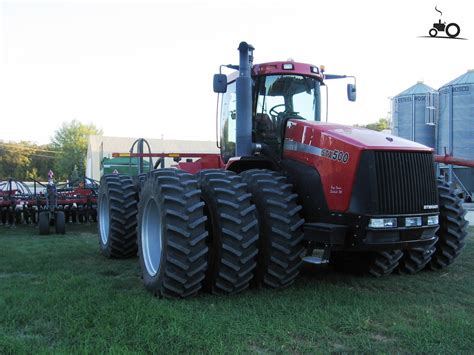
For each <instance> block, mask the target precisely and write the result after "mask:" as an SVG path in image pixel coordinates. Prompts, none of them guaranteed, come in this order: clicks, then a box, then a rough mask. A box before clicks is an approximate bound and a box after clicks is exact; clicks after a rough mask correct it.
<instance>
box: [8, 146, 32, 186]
mask: <svg viewBox="0 0 474 355" xmlns="http://www.w3.org/2000/svg"><path fill="white" fill-rule="evenodd" d="M30 162H31V161H30V158H29V156H28V151H27V150H25V149H22V148H21V147H20V146H19V145H17V144H12V143H3V142H2V143H1V144H0V179H1V180H4V179H7V178H9V177H12V178H14V179H17V180H23V179H25V178H26V174H27V170H28V165H29V164H30Z"/></svg>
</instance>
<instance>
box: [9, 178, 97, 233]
mask: <svg viewBox="0 0 474 355" xmlns="http://www.w3.org/2000/svg"><path fill="white" fill-rule="evenodd" d="M98 190H99V184H98V182H97V181H95V180H93V179H90V178H87V177H86V178H83V179H78V180H74V181H70V182H68V183H64V184H58V185H55V184H52V185H51V184H44V183H41V182H39V181H33V182H32V183H29V184H27V183H25V182H23V181H18V180H14V179H11V178H10V179H8V180H5V181H0V224H3V225H16V224H36V223H38V221H39V215H40V213H41V212H43V211H45V212H46V211H48V212H53V213H56V212H63V213H64V220H65V223H91V222H97V194H98Z"/></svg>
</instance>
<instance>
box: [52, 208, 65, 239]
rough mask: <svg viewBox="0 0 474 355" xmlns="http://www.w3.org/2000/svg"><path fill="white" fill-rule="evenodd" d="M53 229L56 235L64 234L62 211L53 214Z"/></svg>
mask: <svg viewBox="0 0 474 355" xmlns="http://www.w3.org/2000/svg"><path fill="white" fill-rule="evenodd" d="M55 227H56V234H65V233H66V216H65V214H64V211H58V212H56V213H55Z"/></svg>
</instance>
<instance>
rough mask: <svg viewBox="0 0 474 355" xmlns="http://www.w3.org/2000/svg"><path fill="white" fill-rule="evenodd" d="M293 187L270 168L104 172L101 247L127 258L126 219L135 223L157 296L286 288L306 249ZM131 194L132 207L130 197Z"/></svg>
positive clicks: (144, 267)
mask: <svg viewBox="0 0 474 355" xmlns="http://www.w3.org/2000/svg"><path fill="white" fill-rule="evenodd" d="M280 185H281V186H280ZM102 190H103V191H102ZM132 190H133V192H134V193H135V194H134V195H133V194H132ZM139 190H140V193H139V194H138V191H139ZM291 190H292V186H291V185H290V184H287V183H286V178H285V177H284V176H281V175H279V174H277V173H274V172H271V171H267V170H253V171H249V172H246V173H244V174H242V175H238V174H236V173H234V172H230V171H224V170H214V169H212V170H204V171H201V172H200V173H199V174H197V175H195V176H194V175H191V174H188V173H186V172H183V171H180V170H176V169H159V170H155V171H152V172H150V173H148V175H147V176H146V178H142V179H141V181H140V182H139V183H137V181H133V180H132V179H131V178H130V177H126V176H123V175H112V176H105V177H103V182H101V191H100V192H99V209H98V211H99V217H98V220H99V235H100V238H99V243H100V245H101V250H102V253H103V254H104V255H106V256H109V257H128V256H132V254H133V253H132V252H131V251H130V252H129V251H128V249H127V250H125V248H123V246H124V245H128V244H129V242H130V241H131V239H132V238H131V237H130V240H128V239H127V240H125V239H124V238H125V236H128V235H129V234H128V232H130V233H131V232H132V229H130V228H129V229H127V224H130V225H132V226H137V233H136V234H134V237H133V238H134V241H136V244H135V246H136V247H137V249H136V250H137V251H138V256H139V262H140V266H141V271H142V278H143V282H144V285H145V287H146V288H147V289H148V290H150V291H151V292H152V293H153V294H155V295H157V296H159V297H167V298H185V297H189V296H192V295H195V294H196V293H197V292H198V291H199V290H200V289H202V288H204V289H206V290H208V291H209V292H211V293H214V294H235V293H238V292H241V291H243V290H245V289H247V288H248V287H250V286H251V285H256V286H260V285H264V286H268V287H273V288H280V287H285V286H288V285H289V284H291V283H292V282H293V281H294V279H295V278H296V276H297V275H298V272H299V268H300V266H301V254H302V249H303V248H302V245H301V242H302V238H303V235H302V224H303V220H302V219H301V218H300V217H299V211H300V209H301V207H299V206H298V205H297V203H296V195H295V194H293V193H292V191H291ZM132 195H133V196H134V201H135V205H134V204H133V203H131V202H130V203H128V202H127V201H128V200H129V199H131V198H132ZM130 201H131V200H130ZM137 201H138V202H137ZM125 206H128V207H127V208H124V207H125ZM132 219H134V220H135V224H133V221H132ZM136 221H138V224H137V223H136ZM130 235H132V234H130ZM120 239H122V242H120Z"/></svg>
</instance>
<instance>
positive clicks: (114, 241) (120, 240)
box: [73, 174, 137, 258]
mask: <svg viewBox="0 0 474 355" xmlns="http://www.w3.org/2000/svg"><path fill="white" fill-rule="evenodd" d="M98 209H99V210H98V223H97V228H98V232H99V245H100V251H101V253H102V254H103V255H105V256H106V257H109V258H127V257H132V256H135V255H136V254H137V242H136V241H137V234H136V227H137V201H136V198H135V189H134V188H133V182H132V178H131V177H130V176H128V175H118V174H111V175H104V176H102V179H101V180H100V189H99V202H98ZM75 212H77V211H75ZM79 213H80V212H79ZM73 216H74V215H73Z"/></svg>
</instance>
